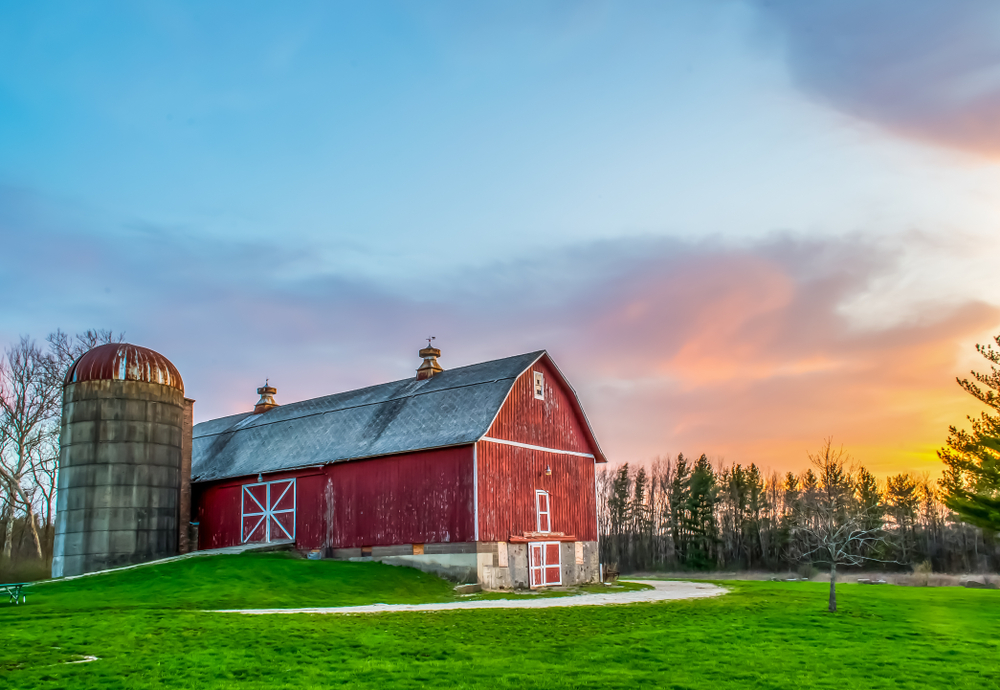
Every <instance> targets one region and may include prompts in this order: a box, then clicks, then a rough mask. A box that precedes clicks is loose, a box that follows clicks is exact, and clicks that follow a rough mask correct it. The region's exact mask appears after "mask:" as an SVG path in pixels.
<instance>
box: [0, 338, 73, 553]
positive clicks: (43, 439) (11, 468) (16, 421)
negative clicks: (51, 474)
mask: <svg viewBox="0 0 1000 690" xmlns="http://www.w3.org/2000/svg"><path fill="white" fill-rule="evenodd" d="M50 369H51V363H50V361H49V357H48V356H47V355H45V354H44V353H43V352H42V350H41V349H40V348H39V347H38V345H37V344H36V343H35V342H34V341H33V340H31V339H30V338H28V337H27V336H22V337H21V339H20V341H19V342H18V343H17V344H16V345H13V346H11V347H9V348H7V350H6V352H5V353H4V358H3V360H0V480H2V481H3V484H4V488H5V489H6V491H7V494H8V504H9V507H10V509H9V510H8V514H7V524H6V526H5V527H6V529H5V533H4V545H3V554H4V556H5V557H6V558H7V559H8V560H9V559H10V557H11V548H12V545H13V544H12V541H13V531H14V510H13V508H14V506H16V505H17V504H18V503H20V505H21V508H23V510H24V511H25V514H26V518H27V522H28V525H29V526H30V529H31V536H32V538H33V539H34V542H35V551H36V552H37V554H38V557H39V558H42V557H43V556H42V543H41V540H40V539H39V536H38V528H37V525H36V521H35V514H34V509H33V502H32V497H31V495H30V494H31V493H32V492H31V491H30V490H29V489H27V488H26V487H25V486H24V483H25V481H26V480H27V479H29V478H30V477H31V470H32V462H33V461H34V460H36V459H38V458H39V457H40V456H41V455H44V454H45V452H46V451H45V449H44V447H43V446H45V445H46V444H47V443H50V441H51V437H52V435H51V423H52V420H53V418H55V416H56V415H57V414H58V410H59V392H60V391H59V389H58V388H55V387H53V386H52V385H50V381H49V375H50Z"/></svg>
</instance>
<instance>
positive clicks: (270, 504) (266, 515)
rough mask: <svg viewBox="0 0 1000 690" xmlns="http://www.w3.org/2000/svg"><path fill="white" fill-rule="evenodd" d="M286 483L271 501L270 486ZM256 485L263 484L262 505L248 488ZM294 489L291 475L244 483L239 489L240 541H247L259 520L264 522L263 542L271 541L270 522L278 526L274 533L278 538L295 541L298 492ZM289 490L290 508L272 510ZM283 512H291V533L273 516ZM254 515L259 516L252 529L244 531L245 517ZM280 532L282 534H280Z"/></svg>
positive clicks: (293, 479) (244, 542)
mask: <svg viewBox="0 0 1000 690" xmlns="http://www.w3.org/2000/svg"><path fill="white" fill-rule="evenodd" d="M286 483H287V484H288V486H286V487H285V490H284V491H282V492H281V493H280V494H279V495H278V498H277V500H274V501H272V500H271V486H272V485H274V484H286ZM257 486H263V487H265V492H264V505H261V504H260V501H258V500H257V497H256V496H254V495H253V493H252V492H251V491H250V489H253V488H254V487H257ZM295 489H296V487H295V477H292V478H290V479H275V480H274V481H271V482H257V483H255V484H244V485H243V488H242V489H240V530H241V534H240V541H241V543H243V544H246V543H247V541H249V539H250V537H251V536H252V535H253V533H254V532H256V531H257V528H258V527H260V523H261V522H263V523H264V543H268V544H269V543H270V542H271V523H272V522H273V523H274V524H276V525H277V526H278V529H279V530H280V532H279V533H278V534H277V535H276V537H277V538H278V539H291V540H292V541H295V523H296V519H295V518H296V515H295V509H296V506H297V494H298V492H297V491H296V490H295ZM289 491H291V492H292V507H291V508H283V509H281V510H274V506H276V505H279V504H280V503H281V499H283V498H284V497H285V495H286V494H287V493H288V492H289ZM247 496H249V497H250V503H249V505H248V504H247ZM247 508H250V512H247ZM284 513H291V514H292V533H291V534H289V533H288V530H286V529H285V526H284V525H282V524H281V523H280V522H278V521H277V520H276V519H275V518H274V516H275V515H281V514H284ZM254 517H259V518H260V519H259V520H257V522H255V523H254V526H253V529H251V530H249V531H245V525H246V519H247V518H254ZM282 534H283V535H284V536H282Z"/></svg>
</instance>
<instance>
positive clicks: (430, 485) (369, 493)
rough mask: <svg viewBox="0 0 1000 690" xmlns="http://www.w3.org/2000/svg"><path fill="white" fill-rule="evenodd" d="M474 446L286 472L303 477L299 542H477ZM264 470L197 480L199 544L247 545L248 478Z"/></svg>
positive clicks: (298, 501)
mask: <svg viewBox="0 0 1000 690" xmlns="http://www.w3.org/2000/svg"><path fill="white" fill-rule="evenodd" d="M472 464H473V463H472V446H462V447H457V448H444V449H439V450H430V451H422V452H418V453H408V454H406V455H394V456H389V457H384V458H373V459H370V460H359V461H356V462H343V463H336V464H333V465H327V466H325V467H323V468H321V469H320V468H312V469H308V470H299V471H297V472H281V473H275V474H273V475H267V476H265V477H264V480H265V481H274V480H277V479H283V478H291V477H295V478H296V517H295V532H296V533H295V543H296V546H297V547H298V548H300V549H317V548H350V547H358V546H390V545H393V544H420V543H437V542H465V541H473V540H474V539H475V534H474V517H473V476H472ZM255 483H257V478H256V477H252V476H251V477H244V478H241V479H235V480H224V481H221V482H217V483H214V484H209V485H207V486H206V485H196V487H195V497H194V500H195V504H196V506H197V508H196V510H195V513H194V514H195V515H196V516H197V517H196V518H194V519H196V520H197V521H198V522H199V523H200V526H199V548H201V549H212V548H219V547H223V546H233V545H236V544H239V543H240V541H241V537H242V528H243V525H242V522H241V510H240V506H241V503H240V500H241V492H242V490H243V485H244V484H255Z"/></svg>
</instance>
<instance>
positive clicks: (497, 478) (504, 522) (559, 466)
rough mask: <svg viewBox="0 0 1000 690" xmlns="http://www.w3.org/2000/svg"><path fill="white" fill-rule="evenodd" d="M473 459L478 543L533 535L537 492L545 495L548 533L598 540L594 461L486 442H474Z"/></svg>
mask: <svg viewBox="0 0 1000 690" xmlns="http://www.w3.org/2000/svg"><path fill="white" fill-rule="evenodd" d="M476 455H477V459H476V464H477V470H478V474H479V539H480V541H484V542H493V541H501V542H502V541H508V540H509V539H510V537H511V536H520V535H523V534H524V533H525V532H533V531H535V530H536V529H537V522H536V511H535V490H536V489H541V490H544V491H547V492H548V493H549V497H550V501H551V508H550V509H551V517H552V523H551V529H552V531H553V532H563V533H565V534H567V535H573V536H575V537H576V539H577V540H578V541H596V540H597V522H596V520H597V506H596V502H595V501H596V499H595V496H594V461H593V459H591V458H584V457H580V456H578V455H564V454H558V453H548V452H543V451H538V450H532V449H529V448H520V447H517V446H509V445H505V444H499V443H492V442H489V441H480V442H479V443H478V444H477V451H476ZM546 467H549V468H551V470H552V474H551V475H549V476H546V474H545V468H546Z"/></svg>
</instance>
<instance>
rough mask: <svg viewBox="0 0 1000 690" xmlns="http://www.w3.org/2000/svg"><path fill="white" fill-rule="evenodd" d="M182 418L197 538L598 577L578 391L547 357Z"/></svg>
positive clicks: (484, 572)
mask: <svg viewBox="0 0 1000 690" xmlns="http://www.w3.org/2000/svg"><path fill="white" fill-rule="evenodd" d="M420 355H421V356H422V357H424V362H423V364H421V366H420V368H419V369H418V370H417V376H416V377H415V378H412V379H406V380H402V381H395V382H393V383H386V384H382V385H379V386H372V387H370V388H362V389H360V390H355V391H349V392H347V393H338V394H336V395H330V396H326V397H322V398H315V399H313V400H304V401H302V402H297V403H292V404H289V405H281V406H278V405H276V404H275V403H274V401H273V398H271V395H273V394H274V392H275V391H274V389H272V388H267V387H265V388H262V389H259V391H258V392H260V393H261V400H260V402H259V403H258V404H257V407H256V408H255V411H254V412H248V413H244V414H239V415H234V416H231V417H224V418H222V419H215V420H212V421H208V422H203V423H201V424H198V425H196V426H195V427H194V434H193V459H192V483H193V484H192V491H193V512H192V520H194V521H196V522H197V524H198V545H199V548H202V549H208V548H216V547H223V546H232V545H236V544H240V543H245V542H250V541H284V540H291V541H293V542H294V543H295V545H296V548H298V549H302V550H320V551H321V552H322V553H323V554H324V555H325V556H326V557H332V558H372V559H377V560H382V561H384V562H388V563H395V564H400V565H410V566H414V567H418V568H421V569H424V570H430V571H434V572H438V573H441V574H444V575H447V576H450V577H452V578H455V579H459V580H462V581H472V582H480V583H482V584H483V585H484V586H485V587H487V588H503V587H540V586H549V585H560V584H561V585H568V584H577V583H581V582H594V581H597V579H598V577H599V576H598V573H599V566H598V555H597V509H596V499H595V491H594V488H595V486H594V481H595V465H596V463H598V462H606V459H605V457H604V455H603V453H602V452H601V449H600V447H599V446H598V444H597V439H596V438H595V437H594V433H593V430H592V429H591V427H590V424H589V422H588V421H587V417H586V415H585V414H584V411H583V408H582V407H581V405H580V401H579V399H578V397H577V395H576V393H575V392H574V391H573V388H572V387H571V386H570V384H569V382H568V381H567V380H566V378H565V377H564V376H563V375H562V373H561V372H560V371H559V369H558V368H557V367H556V365H555V363H554V362H553V361H552V359H551V358H550V357H549V355H548V354H547V353H546V352H545V351H539V352H532V353H529V354H525V355H519V356H516V357H508V358H506V359H500V360H495V361H492V362H483V363H481V364H474V365H471V366H467V367H461V368H458V369H452V370H449V371H443V370H442V369H441V367H440V366H439V365H438V363H437V357H438V356H440V351H439V350H437V349H435V348H425V349H423V350H421V351H420Z"/></svg>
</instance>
